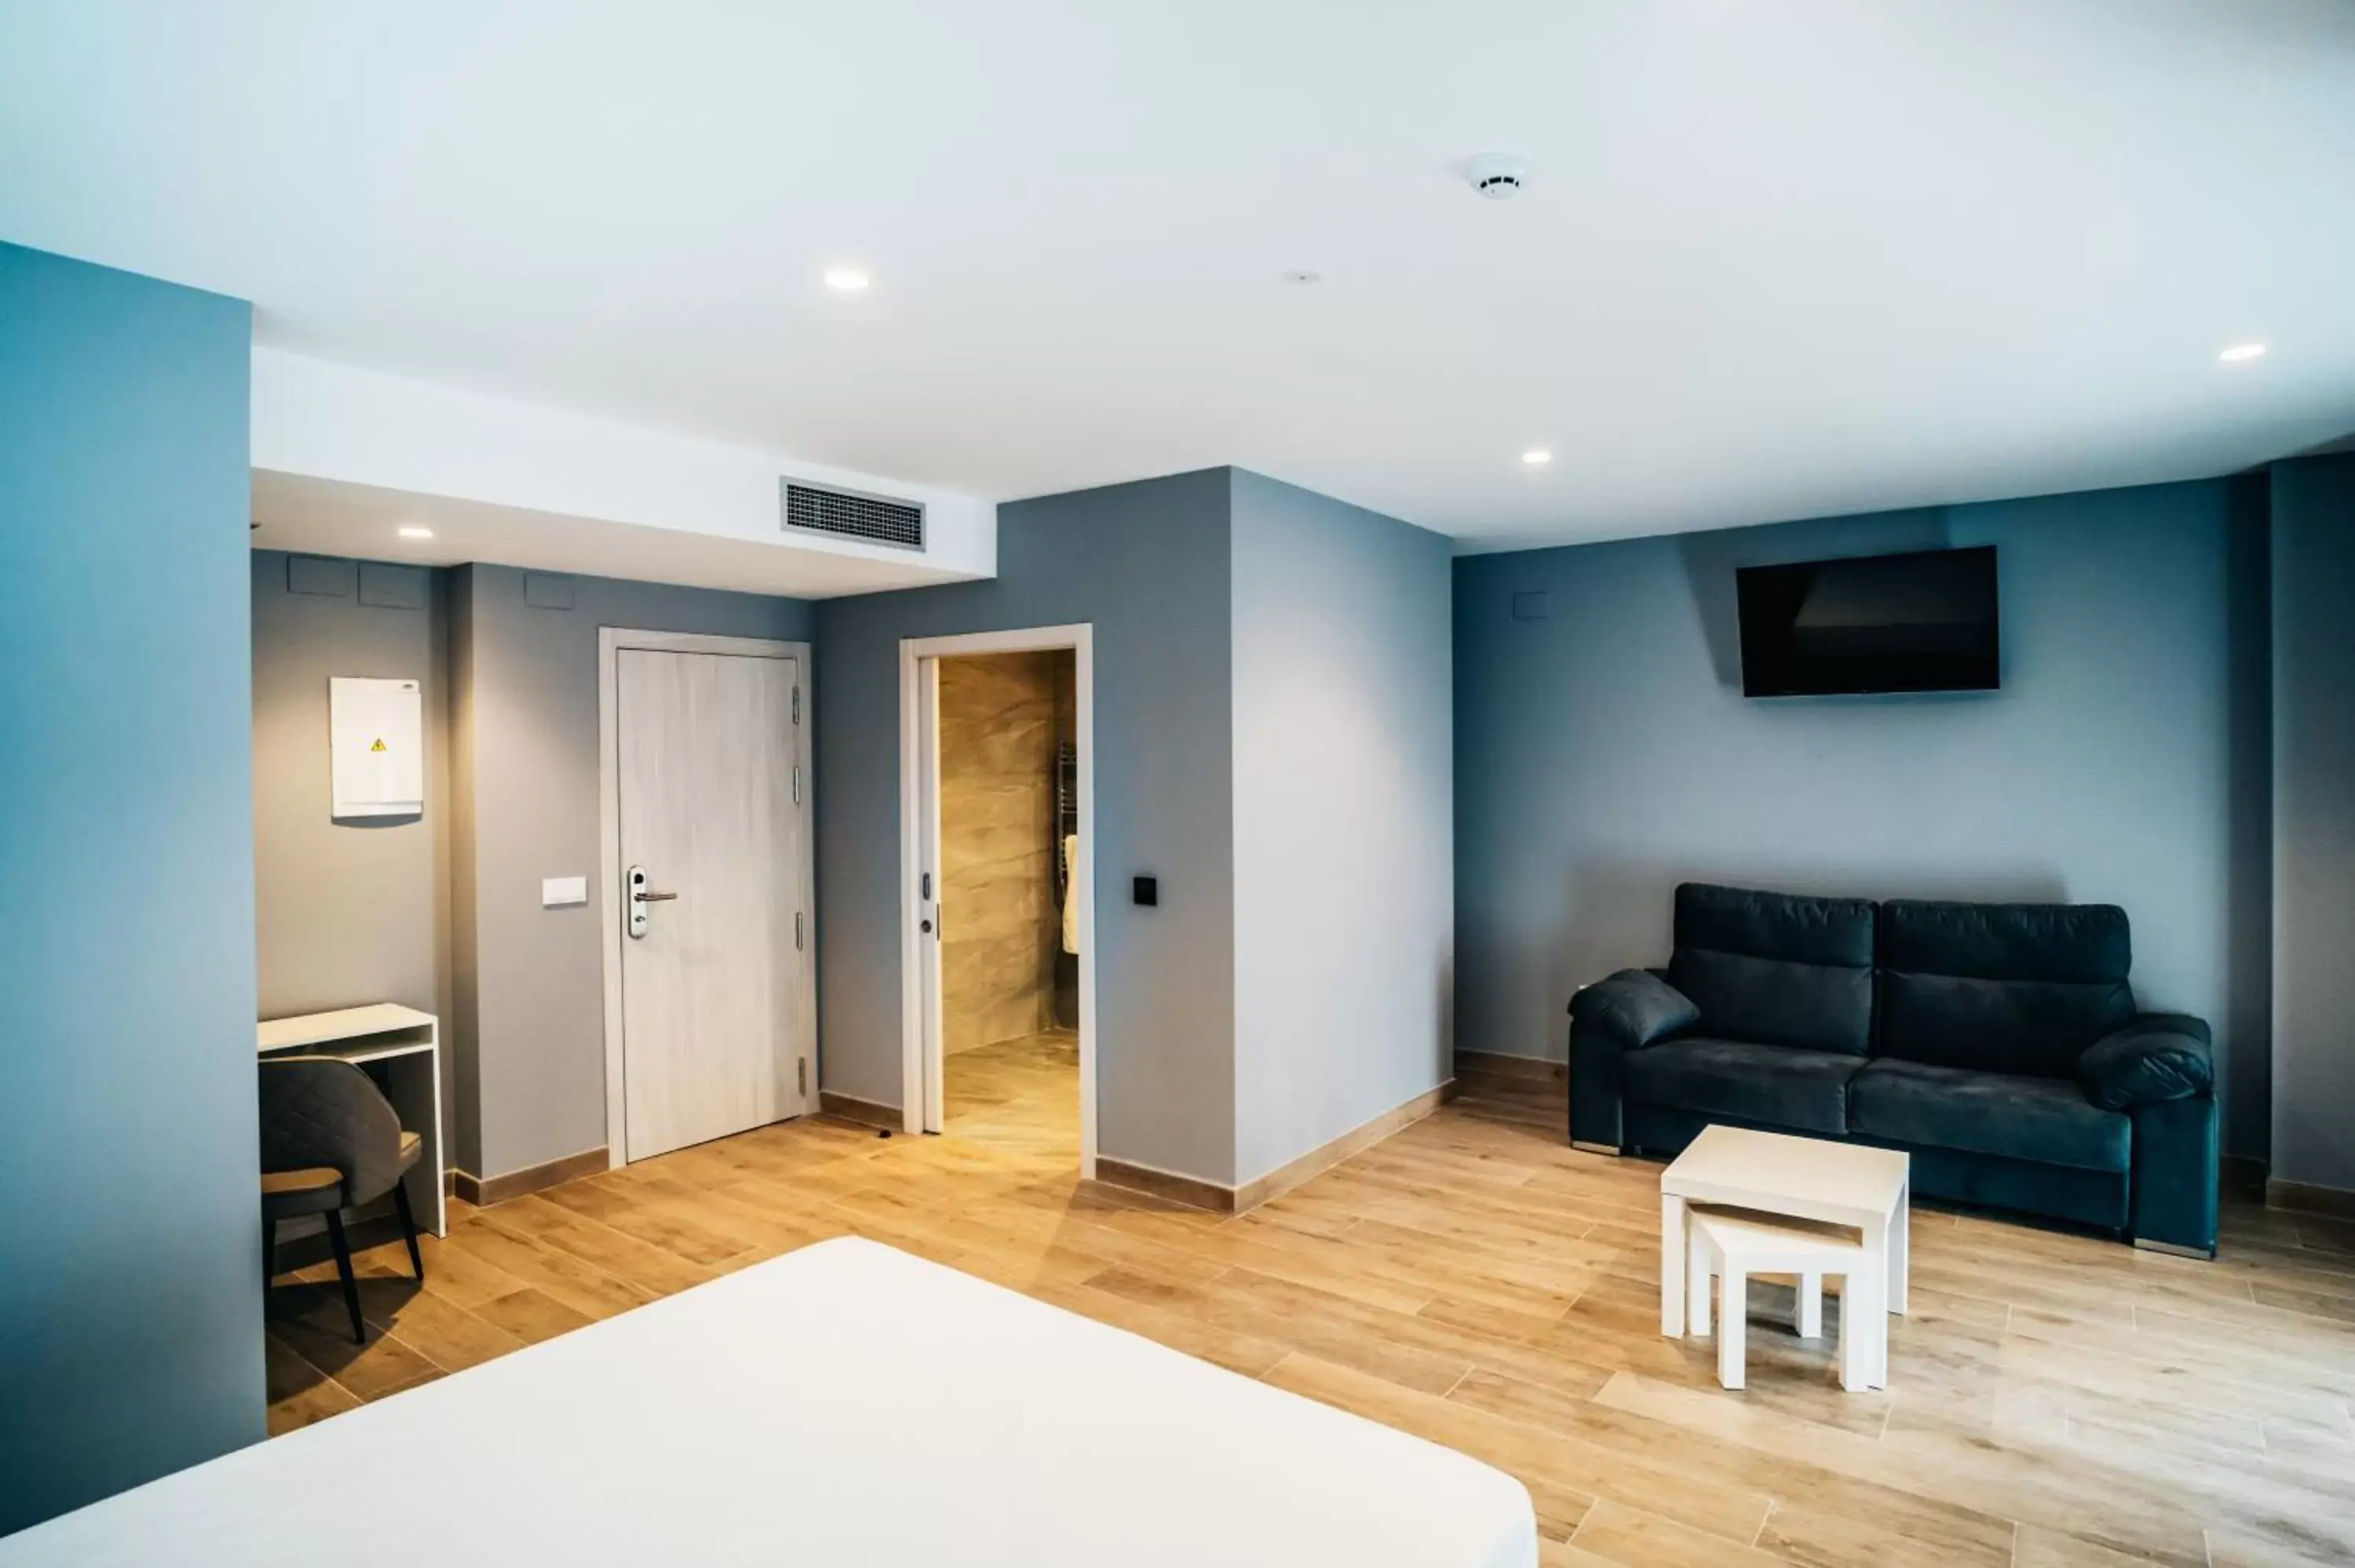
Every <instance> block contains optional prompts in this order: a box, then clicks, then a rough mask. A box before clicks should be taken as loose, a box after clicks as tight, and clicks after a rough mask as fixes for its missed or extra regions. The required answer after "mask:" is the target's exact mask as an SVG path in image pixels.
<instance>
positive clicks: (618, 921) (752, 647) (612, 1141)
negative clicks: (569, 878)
mask: <svg viewBox="0 0 2355 1568" xmlns="http://www.w3.org/2000/svg"><path fill="white" fill-rule="evenodd" d="M624 650H635V651H643V652H655V653H722V654H727V655H730V656H731V657H735V658H743V659H794V660H798V661H800V662H799V663H798V664H796V665H795V666H794V675H795V677H796V679H795V684H796V686H797V687H798V688H799V690H800V692H801V707H800V711H799V713H798V714H797V715H795V717H794V722H793V726H792V730H793V737H794V755H793V759H792V765H793V766H794V768H799V769H800V770H801V781H802V791H801V793H802V798H801V804H800V805H799V807H797V808H796V810H798V812H799V814H800V817H801V841H802V853H801V864H800V866H799V867H798V868H797V869H796V874H797V875H798V877H799V878H800V882H801V886H800V888H799V894H800V906H801V908H802V909H803V910H804V911H805V913H806V915H807V916H808V935H807V937H806V938H805V940H804V941H803V943H802V948H801V955H800V958H801V962H800V964H799V965H798V966H797V967H798V969H799V970H800V972H799V974H798V975H797V976H796V977H795V984H794V995H795V1006H794V1011H795V1012H796V1014H797V1017H798V1021H799V1022H800V1025H801V1035H802V1038H803V1039H804V1040H805V1042H807V1048H808V1051H809V1078H808V1087H807V1090H806V1092H805V1094H804V1096H803V1098H802V1114H803V1115H805V1116H806V1115H809V1114H810V1113H811V1112H814V1111H815V1110H816V1109H817V1103H818V1101H817V1082H818V1062H817V905H816V903H815V900H814V899H813V897H812V896H811V895H812V890H813V888H814V887H815V875H814V874H813V871H812V866H813V864H814V854H815V847H814V840H815V818H814V815H813V813H812V810H811V802H812V800H813V799H814V798H815V795H816V794H817V785H816V779H815V776H814V775H813V774H812V772H811V769H810V755H809V754H810V742H809V737H810V734H811V731H812V729H813V727H814V726H815V718H814V717H813V714H814V712H815V703H816V698H815V691H816V689H817V683H816V680H815V676H814V674H813V673H812V671H811V669H810V645H809V644H808V643H807V642H785V641H778V640H777V639H774V638H769V637H720V636H714V635H709V634H706V633H703V632H698V631H634V630H628V629H626V628H623V627H618V626H601V627H599V628H598V629H597V828H598V877H597V885H598V905H599V909H600V918H601V919H602V922H603V935H602V938H600V942H601V948H600V952H601V954H602V958H601V960H600V961H601V963H602V968H603V971H604V973H603V980H604V987H603V989H604V993H605V1164H606V1168H607V1169H608V1170H618V1169H620V1168H621V1167H622V1166H624V1165H626V1164H628V1163H629V1162H630V1151H629V1125H630V1123H629V1117H628V1114H627V1111H628V1107H627V1104H626V1096H627V1089H628V1081H627V1077H626V1075H625V1073H624V1070H623V1067H624V1065H623V1044H624V1034H625V1029H624V1025H623V1013H622V922H623V915H624V913H625V911H624V910H623V896H622V731H621V723H620V716H621V715H620V713H619V711H618V704H619V697H620V694H619V690H618V679H619V674H620V671H621V658H622V653H623V651H624Z"/></svg>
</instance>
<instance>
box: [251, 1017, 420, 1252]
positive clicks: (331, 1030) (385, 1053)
mask: <svg viewBox="0 0 2355 1568" xmlns="http://www.w3.org/2000/svg"><path fill="white" fill-rule="evenodd" d="M254 1054H256V1055H258V1056H293V1055H301V1056H340V1057H342V1058H343V1059H344V1060H345V1061H346V1062H351V1063H355V1064H357V1065H359V1066H361V1067H362V1068H364V1069H365V1070H366V1071H367V1072H368V1076H369V1077H371V1078H374V1079H375V1080H376V1082H377V1086H378V1088H380V1089H382V1090H383V1091H384V1096H385V1098H387V1099H389V1100H390V1101H391V1102H392V1108H393V1109H394V1110H395V1111H397V1112H399V1113H400V1125H401V1127H402V1128H405V1129H406V1130H408V1131H410V1132H413V1133H415V1134H417V1136H418V1137H419V1138H421V1139H424V1141H425V1149H424V1152H423V1153H421V1154H420V1155H419V1156H418V1160H417V1163H416V1164H414V1165H412V1166H410V1169H409V1174H408V1175H406V1176H404V1177H402V1178H401V1182H402V1184H403V1185H404V1186H406V1187H407V1188H408V1189H409V1208H410V1213H413V1214H415V1215H416V1216H417V1223H418V1224H419V1225H420V1226H421V1227H422V1228H423V1229H426V1230H429V1231H432V1233H433V1234H435V1235H437V1236H438V1235H446V1234H449V1229H450V1224H449V1216H448V1213H447V1212H446V1209H445V1206H444V1204H443V1202H442V1187H443V1178H442V1170H443V1168H444V1167H445V1166H446V1165H447V1163H448V1161H447V1160H444V1159H443V1158H442V1023H441V1021H440V1020H439V1019H437V1018H435V1017H434V1016H433V1015H432V1013H430V1012H418V1011H417V1010H416V1009H415V1008H412V1007H399V1006H396V1005H394V1004H393V1003H391V1002H389V1001H380V1002H378V1003H376V1004H375V1005H373V1006H370V1007H346V1008H342V1009H339V1010H337V1011H336V1012H306V1013H304V1014H302V1015H301V1016H300V1017H296V1018H272V1019H270V1020H267V1021H266V1022H262V1023H261V1024H260V1025H258V1026H256V1028H255V1030H254Z"/></svg>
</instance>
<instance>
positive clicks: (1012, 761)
mask: <svg viewBox="0 0 2355 1568" xmlns="http://www.w3.org/2000/svg"><path fill="white" fill-rule="evenodd" d="M1074 670H1075V665H1074V662H1073V656H1072V654H1071V650H1069V649H1056V650H1049V651H1044V652H1024V653H987V654H974V655H966V656H960V657H955V658H945V659H943V660H942V661H941V663H940V813H941V1023H942V1033H941V1050H942V1057H943V1060H942V1085H941V1087H942V1096H943V1101H942V1108H943V1125H944V1128H945V1129H946V1130H948V1131H951V1132H954V1133H955V1134H957V1135H959V1136H962V1137H967V1138H976V1139H984V1140H986V1141H989V1142H993V1143H999V1144H1004V1145H1007V1146H1009V1147H1014V1148H1018V1149H1020V1150H1024V1151H1026V1152H1028V1153H1032V1154H1035V1155H1038V1156H1039V1157H1040V1158H1041V1159H1042V1160H1046V1161H1050V1162H1056V1163H1068V1164H1071V1165H1074V1166H1076V1165H1077V1164H1078V1162H1079V1148H1080V1139H1079V1106H1080V1090H1079V1034H1078V1033H1077V1031H1078V1028H1079V960H1078V958H1077V952H1078V941H1077V936H1078V933H1077V930H1076V927H1074V925H1073V924H1072V896H1071V889H1072V883H1073V876H1074V874H1075V872H1076V871H1077V861H1078V857H1079V851H1080V844H1079V839H1078V826H1079V769H1078V755H1079V754H1078V746H1079V734H1078V725H1077V717H1076V715H1077V705H1076V698H1075V686H1074Z"/></svg>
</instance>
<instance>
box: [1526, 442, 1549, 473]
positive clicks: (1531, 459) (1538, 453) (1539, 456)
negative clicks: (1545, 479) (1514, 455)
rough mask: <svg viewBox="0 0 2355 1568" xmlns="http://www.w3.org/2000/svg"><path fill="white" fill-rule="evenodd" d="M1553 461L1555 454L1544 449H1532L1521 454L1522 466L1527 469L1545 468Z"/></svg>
mask: <svg viewBox="0 0 2355 1568" xmlns="http://www.w3.org/2000/svg"><path fill="white" fill-rule="evenodd" d="M1551 461H1553V453H1551V452H1550V451H1548V450H1545V448H1543V447H1531V448H1530V449H1529V450H1527V451H1525V452H1523V453H1522V454H1521V462H1522V465H1523V466H1524V467H1527V468H1543V467H1545V465H1546V464H1548V463H1550V462H1551Z"/></svg>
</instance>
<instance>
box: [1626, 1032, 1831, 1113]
mask: <svg viewBox="0 0 2355 1568" xmlns="http://www.w3.org/2000/svg"><path fill="white" fill-rule="evenodd" d="M1863 1065H1864V1063H1863V1061H1862V1060H1861V1059H1860V1058H1859V1057H1856V1056H1851V1055H1849V1054H1847V1053H1845V1052H1835V1051H1799V1050H1794V1049H1793V1048H1792V1047H1790V1046H1787V1045H1761V1044H1754V1043H1753V1042H1751V1041H1747V1040H1712V1039H1703V1038H1691V1037H1689V1038H1686V1039H1681V1040H1668V1041H1663V1042H1662V1043H1661V1044H1657V1045H1646V1047H1644V1049H1642V1050H1640V1051H1630V1052H1628V1053H1627V1054H1626V1055H1625V1056H1623V1057H1621V1058H1620V1061H1619V1070H1620V1075H1621V1077H1622V1079H1623V1082H1624V1086H1625V1092H1626V1097H1627V1098H1629V1099H1631V1100H1643V1101H1647V1102H1649V1103H1651V1104H1653V1105H1662V1106H1674V1107H1677V1108H1678V1109H1680V1110H1689V1111H1700V1112H1701V1113H1703V1114H1704V1115H1708V1116H1722V1117H1731V1118H1733V1119H1735V1120H1737V1121H1748V1122H1758V1123H1761V1124H1763V1125H1764V1126H1767V1127H1787V1128H1794V1129H1796V1130H1797V1131H1801V1132H1825V1133H1831V1134H1834V1135H1838V1134H1841V1133H1845V1132H1846V1131H1848V1081H1849V1078H1850V1077H1851V1076H1852V1075H1855V1073H1856V1072H1857V1070H1858V1069H1859V1068H1860V1067H1862V1066H1863Z"/></svg>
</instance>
